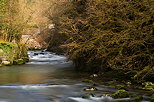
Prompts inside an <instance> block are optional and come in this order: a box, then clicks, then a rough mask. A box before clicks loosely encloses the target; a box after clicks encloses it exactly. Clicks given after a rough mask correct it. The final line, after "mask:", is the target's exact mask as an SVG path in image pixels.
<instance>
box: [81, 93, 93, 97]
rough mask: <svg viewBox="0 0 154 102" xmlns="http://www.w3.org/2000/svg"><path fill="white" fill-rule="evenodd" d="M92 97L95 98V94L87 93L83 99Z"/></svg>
mask: <svg viewBox="0 0 154 102" xmlns="http://www.w3.org/2000/svg"><path fill="white" fill-rule="evenodd" d="M90 97H94V94H92V93H86V94H84V95H82V98H90Z"/></svg>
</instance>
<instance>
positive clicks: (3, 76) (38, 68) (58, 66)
mask: <svg viewBox="0 0 154 102" xmlns="http://www.w3.org/2000/svg"><path fill="white" fill-rule="evenodd" d="M28 54H29V57H30V62H28V63H27V64H25V65H20V66H8V67H2V68H1V69H0V102H115V101H116V102H117V101H119V100H115V99H112V98H111V97H110V96H102V94H103V93H110V92H113V91H115V89H112V88H108V87H106V86H103V85H102V86H99V87H96V88H97V89H98V91H94V92H86V91H83V89H84V88H85V87H89V86H91V85H88V84H87V83H84V82H82V80H83V79H84V77H85V76H84V74H81V73H77V72H75V71H74V69H73V64H72V62H71V61H67V58H66V57H65V56H62V55H56V54H54V53H51V52H48V51H41V50H39V51H29V52H28ZM86 93H93V94H94V95H95V97H89V98H88V99H85V98H81V96H83V95H84V94H86ZM124 100H130V99H129V98H128V99H127V98H126V99H124ZM121 102H123V101H121Z"/></svg>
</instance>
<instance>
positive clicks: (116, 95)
mask: <svg viewBox="0 0 154 102" xmlns="http://www.w3.org/2000/svg"><path fill="white" fill-rule="evenodd" d="M112 96H113V97H114V98H126V97H128V96H129V95H128V92H127V91H126V90H118V91H116V92H115V93H114V94H113V95H112Z"/></svg>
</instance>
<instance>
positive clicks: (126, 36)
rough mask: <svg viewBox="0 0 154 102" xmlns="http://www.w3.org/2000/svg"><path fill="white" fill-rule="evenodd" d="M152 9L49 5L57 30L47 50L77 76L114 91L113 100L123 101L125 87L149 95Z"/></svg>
mask: <svg viewBox="0 0 154 102" xmlns="http://www.w3.org/2000/svg"><path fill="white" fill-rule="evenodd" d="M153 5H154V2H153V0H71V1H67V0H66V1H65V2H62V3H57V4H56V5H52V7H53V6H54V7H53V8H57V10H55V12H54V13H51V12H50V10H48V11H47V14H49V16H48V17H49V19H50V20H51V21H53V23H54V24H55V29H54V30H51V31H50V32H51V38H50V39H52V40H51V41H50V44H49V47H48V49H49V50H51V51H56V52H58V53H67V55H68V57H69V59H70V60H72V61H73V62H74V65H75V69H76V70H77V71H80V72H90V73H94V74H97V75H98V76H99V77H97V78H90V79H92V80H100V81H106V82H105V83H107V85H111V86H114V85H115V86H117V87H118V90H119V91H117V92H116V93H115V94H113V97H117V98H119V97H127V96H128V92H127V91H126V90H127V87H129V88H131V87H133V88H137V89H144V90H148V91H151V92H153V90H154V84H153V81H154V6H153ZM64 8H65V9H64ZM50 9H51V8H50ZM51 11H53V10H52V9H51ZM104 77H105V78H104ZM107 79H108V80H107ZM119 82H120V83H121V84H120V85H118V84H119ZM149 83H151V84H149ZM123 95H124V96H123ZM150 95H152V94H150ZM131 97H134V99H135V100H141V99H142V96H141V95H134V96H131ZM152 97H153V96H151V101H152V102H153V98H152Z"/></svg>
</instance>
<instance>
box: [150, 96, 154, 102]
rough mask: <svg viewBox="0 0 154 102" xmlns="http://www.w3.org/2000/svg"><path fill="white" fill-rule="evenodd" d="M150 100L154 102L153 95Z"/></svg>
mask: <svg viewBox="0 0 154 102" xmlns="http://www.w3.org/2000/svg"><path fill="white" fill-rule="evenodd" d="M150 100H151V102H154V94H152V96H151V98H150Z"/></svg>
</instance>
